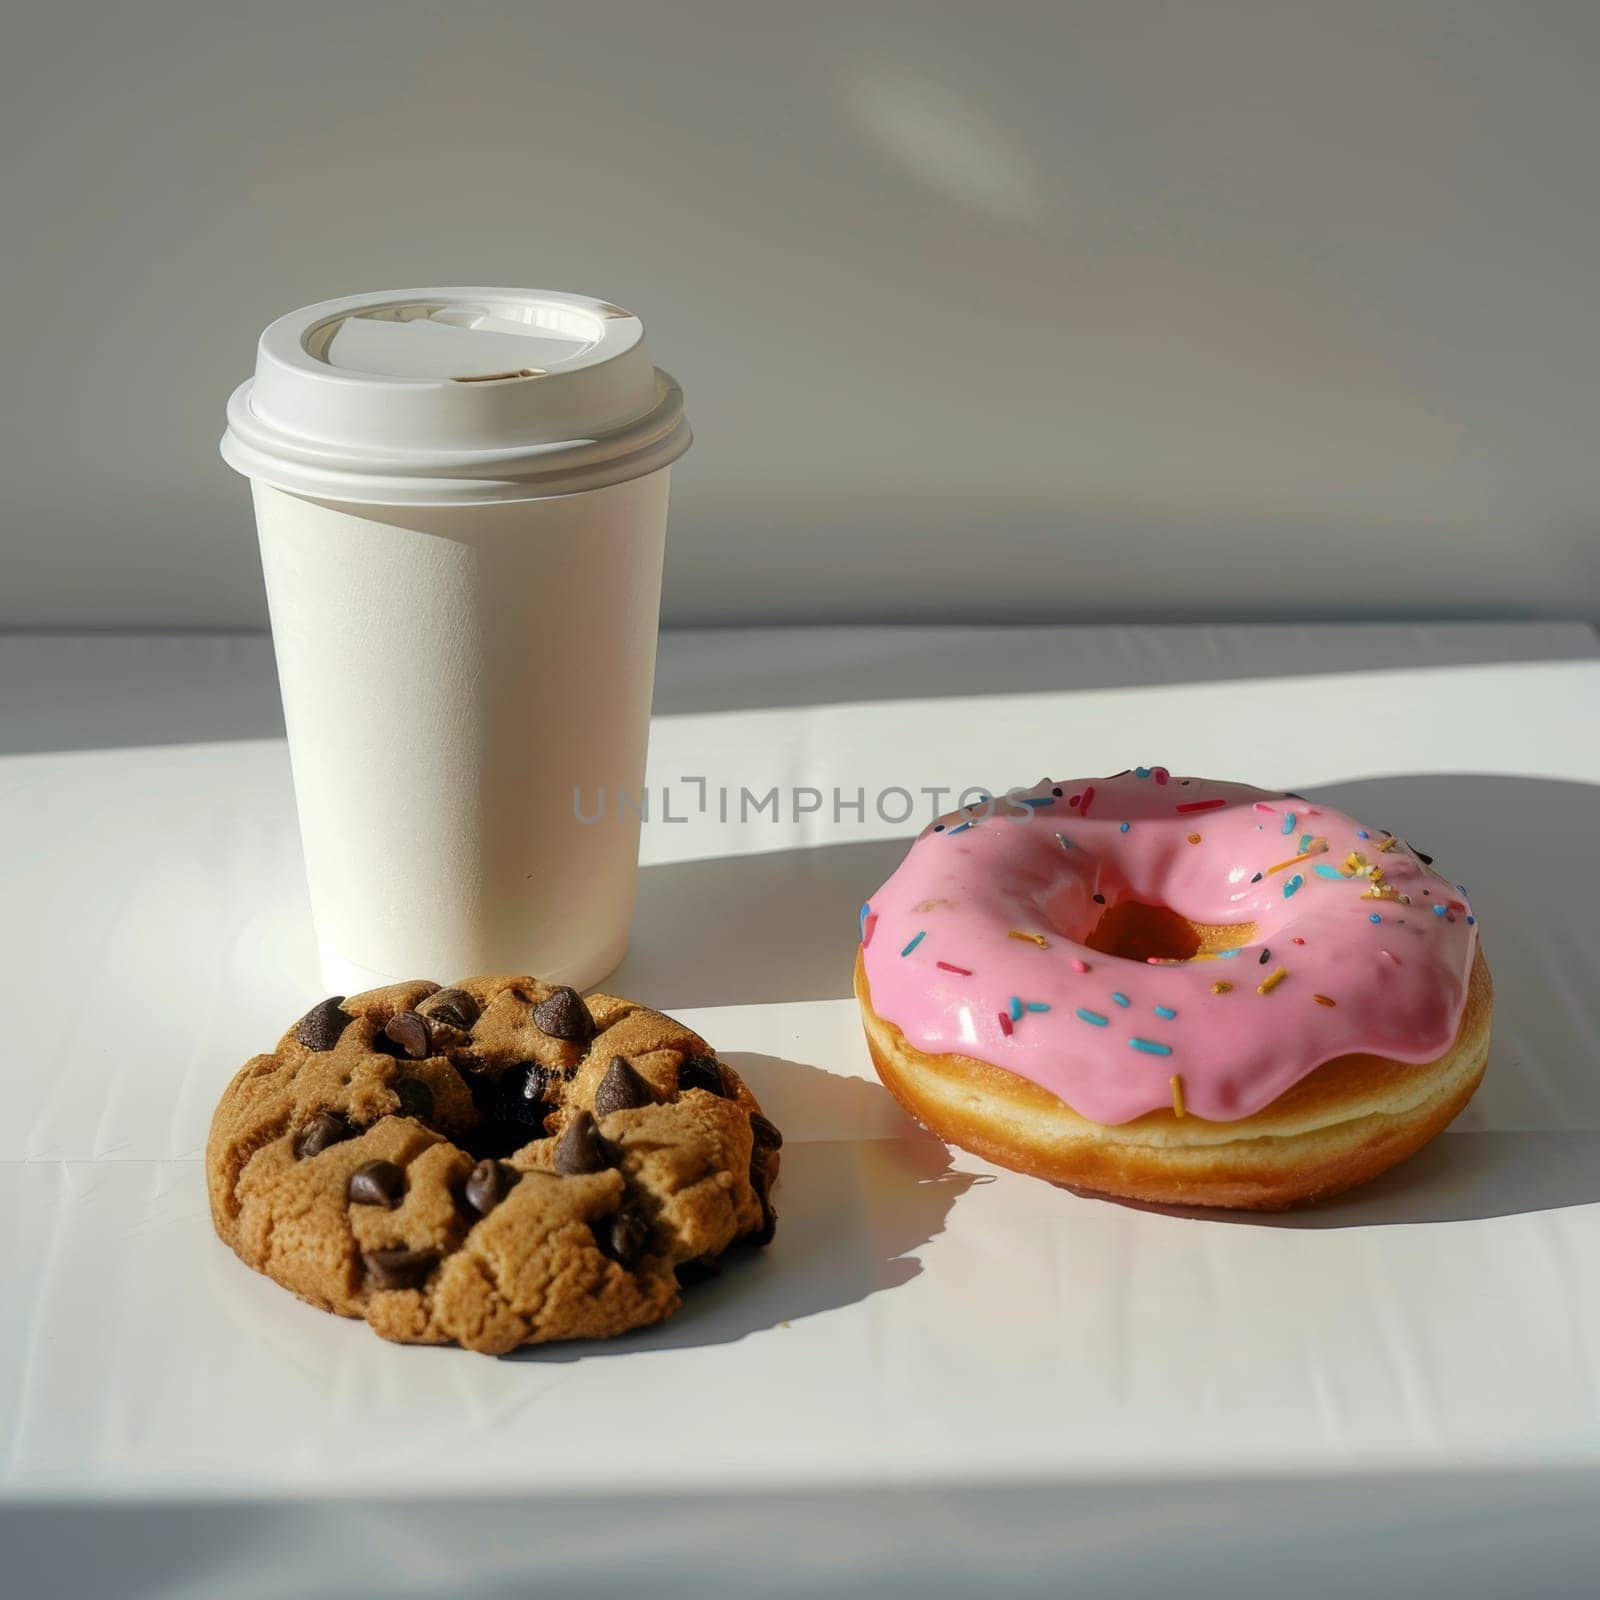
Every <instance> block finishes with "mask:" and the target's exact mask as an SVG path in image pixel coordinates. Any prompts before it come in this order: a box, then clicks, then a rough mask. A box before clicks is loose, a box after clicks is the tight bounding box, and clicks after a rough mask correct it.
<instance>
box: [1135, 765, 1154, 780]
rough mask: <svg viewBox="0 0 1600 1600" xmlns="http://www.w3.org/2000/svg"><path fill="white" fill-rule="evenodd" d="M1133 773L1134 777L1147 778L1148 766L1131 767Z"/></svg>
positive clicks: (1148, 774)
mask: <svg viewBox="0 0 1600 1600" xmlns="http://www.w3.org/2000/svg"><path fill="white" fill-rule="evenodd" d="M1133 775H1134V777H1136V778H1148V777H1149V776H1150V769H1149V767H1135V768H1134V769H1133Z"/></svg>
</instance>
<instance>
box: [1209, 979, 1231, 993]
mask: <svg viewBox="0 0 1600 1600" xmlns="http://www.w3.org/2000/svg"><path fill="white" fill-rule="evenodd" d="M1232 990H1233V985H1232V984H1231V983H1229V982H1228V980H1227V979H1226V978H1218V979H1217V981H1216V982H1215V983H1214V984H1212V985H1211V992H1212V994H1230V993H1231V992H1232Z"/></svg>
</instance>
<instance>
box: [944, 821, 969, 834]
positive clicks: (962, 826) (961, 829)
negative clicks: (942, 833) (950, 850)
mask: <svg viewBox="0 0 1600 1600" xmlns="http://www.w3.org/2000/svg"><path fill="white" fill-rule="evenodd" d="M974 826H975V824H974V823H971V822H958V823H957V824H956V825H955V827H953V828H952V829H951V830H950V832H949V834H947V835H946V837H947V838H948V837H953V836H954V835H955V834H958V833H965V832H966V831H967V829H968V828H971V827H974Z"/></svg>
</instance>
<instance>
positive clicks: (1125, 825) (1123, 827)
mask: <svg viewBox="0 0 1600 1600" xmlns="http://www.w3.org/2000/svg"><path fill="white" fill-rule="evenodd" d="M1132 826H1133V824H1132V823H1131V822H1119V823H1118V824H1117V832H1118V833H1126V832H1127V831H1128V829H1129V828H1131V827H1132Z"/></svg>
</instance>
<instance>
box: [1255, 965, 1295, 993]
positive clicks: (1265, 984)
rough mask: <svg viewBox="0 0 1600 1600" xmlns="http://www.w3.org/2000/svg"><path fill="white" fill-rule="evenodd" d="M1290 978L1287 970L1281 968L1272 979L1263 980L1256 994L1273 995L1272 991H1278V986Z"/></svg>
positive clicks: (1258, 985)
mask: <svg viewBox="0 0 1600 1600" xmlns="http://www.w3.org/2000/svg"><path fill="white" fill-rule="evenodd" d="M1288 976H1289V973H1288V971H1287V969H1286V968H1284V967H1279V968H1278V970H1277V971H1276V972H1274V973H1273V974H1272V975H1271V976H1270V977H1266V978H1263V979H1262V980H1261V982H1260V983H1258V984H1257V985H1256V993H1257V994H1271V993H1272V991H1273V990H1274V989H1276V988H1277V987H1278V985H1279V984H1280V983H1282V982H1283V980H1284V979H1285V978H1287V977H1288Z"/></svg>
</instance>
